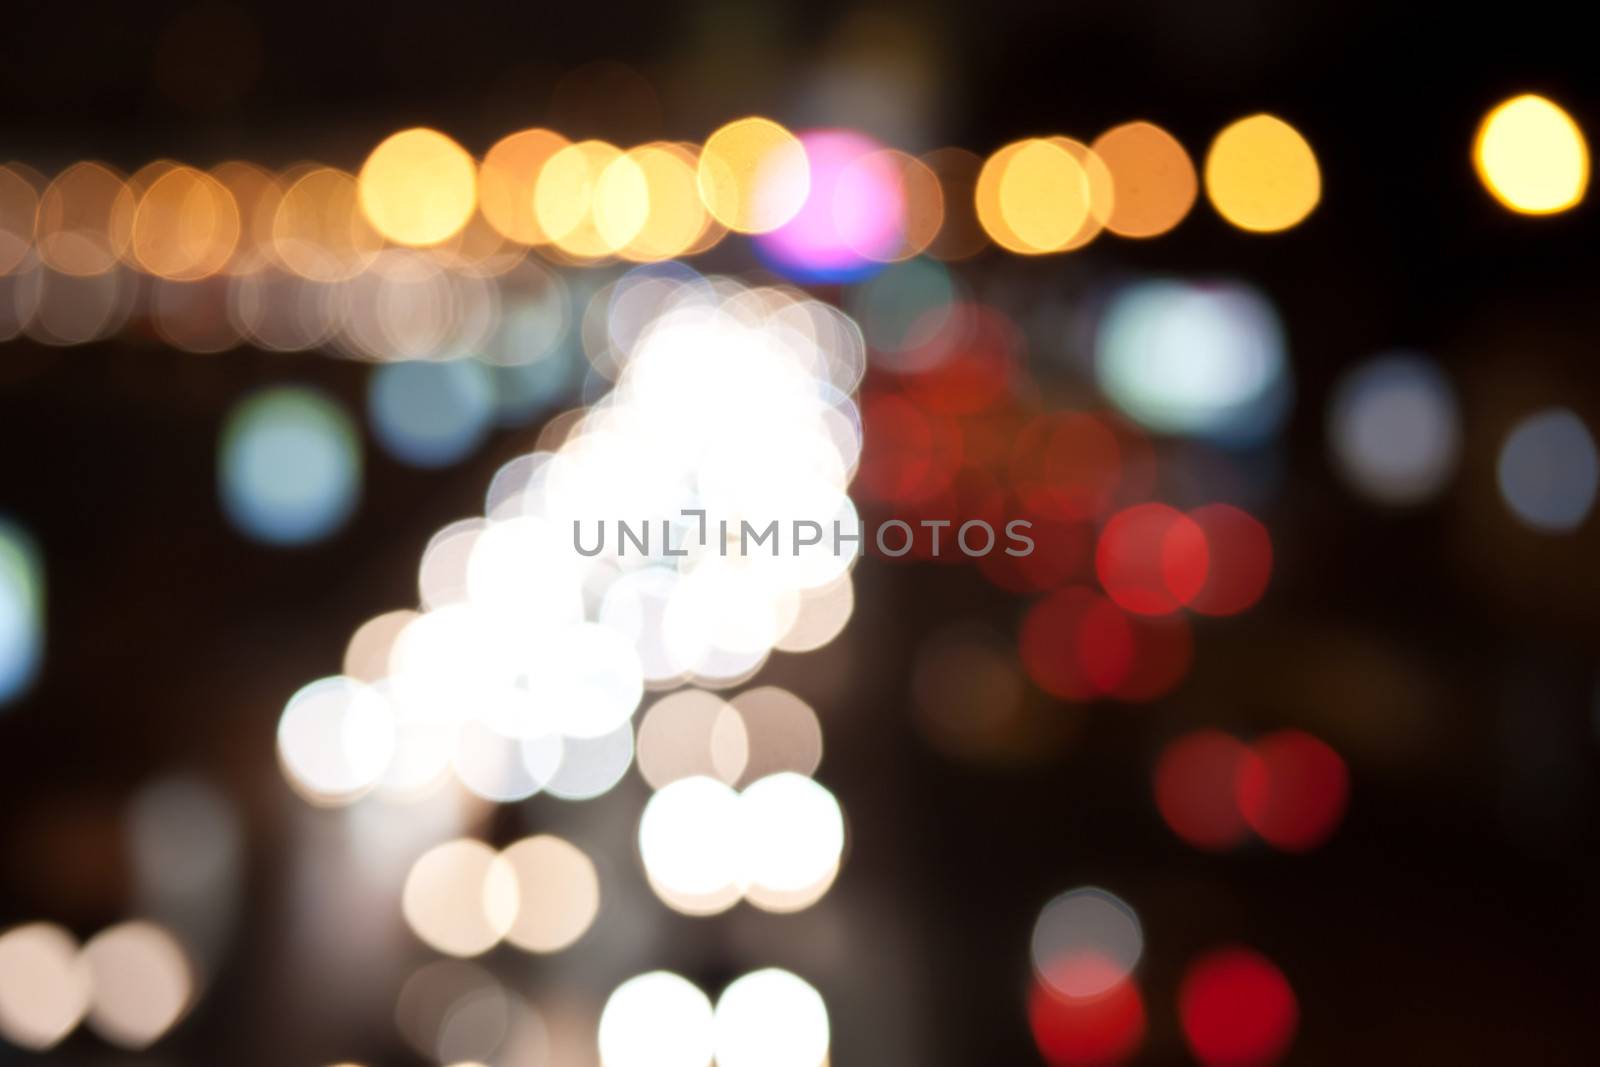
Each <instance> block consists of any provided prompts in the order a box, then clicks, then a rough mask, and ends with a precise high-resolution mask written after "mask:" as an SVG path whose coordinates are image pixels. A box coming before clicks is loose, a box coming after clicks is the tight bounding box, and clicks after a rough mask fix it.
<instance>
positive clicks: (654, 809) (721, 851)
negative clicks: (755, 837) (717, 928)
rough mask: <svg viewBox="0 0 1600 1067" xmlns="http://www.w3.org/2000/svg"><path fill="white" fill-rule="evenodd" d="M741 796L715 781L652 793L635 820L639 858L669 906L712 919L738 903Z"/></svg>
mask: <svg viewBox="0 0 1600 1067" xmlns="http://www.w3.org/2000/svg"><path fill="white" fill-rule="evenodd" d="M738 834H739V794H737V793H735V792H734V791H733V789H732V787H730V786H728V785H725V784H724V783H722V782H719V781H717V780H715V779H713V778H705V777H694V778H683V779H680V780H678V781H676V782H671V783H668V784H667V785H665V786H663V787H662V788H661V789H659V790H657V791H656V794H655V795H654V796H652V797H651V798H650V800H649V802H648V803H646V804H645V808H644V814H643V815H642V816H641V818H640V820H639V856H640V859H641V860H643V862H644V869H645V873H646V875H648V876H649V879H650V886H651V888H652V889H654V890H655V891H656V894H657V895H658V896H662V897H663V899H664V900H665V902H666V903H667V904H668V906H670V907H672V908H673V909H674V910H676V911H681V912H683V913H685V914H688V915H714V914H716V913H718V912H721V911H726V910H727V909H728V908H731V907H733V905H734V904H736V903H738V901H739V896H740V894H741V892H742V887H741V885H740V878H741V874H742V871H741V870H740V856H739V842H738Z"/></svg>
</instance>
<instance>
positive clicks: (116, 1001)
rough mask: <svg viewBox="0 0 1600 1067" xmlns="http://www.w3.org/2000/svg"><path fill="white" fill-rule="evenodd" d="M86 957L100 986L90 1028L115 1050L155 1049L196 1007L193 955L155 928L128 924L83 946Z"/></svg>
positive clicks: (92, 1002) (91, 1006)
mask: <svg viewBox="0 0 1600 1067" xmlns="http://www.w3.org/2000/svg"><path fill="white" fill-rule="evenodd" d="M83 957H84V959H85V960H86V961H87V963H88V966H89V972H90V974H91V976H92V977H93V981H94V992H93V994H92V995H91V997H90V1001H89V1025H90V1027H92V1028H93V1029H94V1031H95V1033H97V1034H99V1035H100V1036H101V1037H103V1038H105V1039H106V1040H107V1041H109V1042H111V1043H112V1044H114V1045H120V1046H122V1047H123V1048H130V1049H141V1048H146V1047H148V1046H150V1045H152V1044H154V1043H155V1042H156V1041H157V1040H159V1039H160V1038H161V1036H162V1035H163V1034H165V1033H166V1032H167V1031H168V1030H170V1029H171V1028H172V1026H173V1024H175V1023H176V1022H177V1021H178V1020H179V1019H180V1018H182V1017H183V1013H184V1012H185V1011H187V1010H188V1008H189V1005H190V1004H191V1003H192V1002H193V999H194V995H195V987H194V985H195V983H194V973H193V969H192V967H191V965H190V963H189V958H188V955H187V954H186V953H185V952H184V950H183V947H182V946H181V945H180V944H179V943H178V941H177V940H176V939H175V938H174V937H173V936H172V935H171V934H170V933H168V932H167V931H166V930H165V929H163V928H162V927H160V926H157V925H155V924H154V923H149V922H142V921H134V922H126V923H121V924H119V925H117V926H113V927H111V928H110V929H107V930H103V931H101V932H100V933H98V934H96V935H95V936H94V937H93V938H91V939H90V940H89V943H88V944H86V945H85V946H84V947H83Z"/></svg>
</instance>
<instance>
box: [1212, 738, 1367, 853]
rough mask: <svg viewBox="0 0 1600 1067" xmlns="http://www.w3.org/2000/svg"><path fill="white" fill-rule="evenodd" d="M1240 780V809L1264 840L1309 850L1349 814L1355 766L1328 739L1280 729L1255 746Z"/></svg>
mask: <svg viewBox="0 0 1600 1067" xmlns="http://www.w3.org/2000/svg"><path fill="white" fill-rule="evenodd" d="M1235 786H1236V796H1237V799H1238V804H1239V811H1240V812H1241V813H1242V814H1243V816H1244V819H1245V822H1247V823H1249V824H1250V828H1251V829H1252V830H1254V831H1255V832H1256V833H1257V834H1259V835H1260V836H1261V839H1262V840H1264V841H1266V842H1267V843H1268V844H1269V845H1272V846H1274V847H1275V848H1279V849H1282V850H1283V851H1285V852H1309V851H1310V850H1312V849H1314V848H1317V847H1319V846H1320V845H1322V844H1323V843H1324V842H1325V841H1327V840H1328V838H1329V837H1331V836H1332V835H1333V832H1334V831H1335V830H1337V829H1338V828H1339V823H1340V822H1341V821H1342V820H1343V819H1344V812H1345V807H1346V805H1347V804H1348V803H1349V797H1350V772H1349V771H1348V770H1347V769H1346V768H1345V763H1344V760H1343V759H1341V758H1340V756H1339V754H1338V753H1337V752H1335V751H1334V750H1333V748H1332V747H1331V746H1330V745H1328V744H1327V743H1326V742H1324V741H1321V740H1319V739H1318V738H1315V737H1312V736H1311V735H1310V734H1308V733H1305V732H1303V731H1300V730H1280V731H1278V732H1277V733H1274V734H1269V735H1267V736H1266V737H1263V738H1261V739H1260V740H1258V741H1257V742H1256V743H1255V744H1254V745H1252V746H1251V749H1250V754H1249V756H1248V757H1247V758H1246V759H1245V761H1244V762H1243V763H1242V764H1241V765H1240V767H1239V777H1238V780H1237V782H1236V783H1235Z"/></svg>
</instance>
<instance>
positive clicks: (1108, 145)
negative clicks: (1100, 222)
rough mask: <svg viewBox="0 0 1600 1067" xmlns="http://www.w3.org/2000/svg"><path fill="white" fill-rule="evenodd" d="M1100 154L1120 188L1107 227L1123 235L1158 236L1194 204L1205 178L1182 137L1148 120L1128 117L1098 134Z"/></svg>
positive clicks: (1093, 146)
mask: <svg viewBox="0 0 1600 1067" xmlns="http://www.w3.org/2000/svg"><path fill="white" fill-rule="evenodd" d="M1091 147H1092V148H1093V149H1094V153H1095V155H1097V156H1099V157H1100V159H1101V160H1102V161H1103V162H1104V163H1105V165H1106V167H1107V169H1108V170H1110V172H1111V180H1112V183H1113V186H1114V188H1115V191H1116V196H1115V199H1114V200H1113V202H1112V206H1111V214H1110V216H1109V217H1108V218H1107V219H1106V220H1105V224H1106V229H1108V230H1110V231H1111V232H1112V233H1114V234H1117V235H1118V236H1119V237H1157V236H1159V235H1161V234H1163V233H1166V232H1168V231H1169V230H1171V229H1173V228H1174V227H1176V226H1177V225H1178V223H1180V222H1182V221H1183V219H1184V217H1185V216H1187V215H1188V214H1189V210H1190V209H1191V208H1192V207H1194V202H1195V197H1196V196H1198V195H1199V191H1200V182H1199V179H1198V178H1197V176H1196V175H1195V170H1194V162H1193V161H1192V160H1191V159H1190V158H1189V153H1188V152H1186V151H1184V148H1183V145H1181V144H1179V143H1178V141H1177V139H1176V138H1175V137H1173V136H1172V135H1171V134H1169V133H1168V132H1167V131H1165V130H1163V129H1162V128H1161V127H1159V126H1156V125H1154V124H1152V123H1149V122H1129V123H1125V124H1124V125H1121V126H1116V127H1113V128H1112V129H1109V130H1107V131H1106V132H1105V133H1102V134H1101V135H1100V136H1099V137H1097V138H1095V141H1094V144H1093V145H1092V146H1091Z"/></svg>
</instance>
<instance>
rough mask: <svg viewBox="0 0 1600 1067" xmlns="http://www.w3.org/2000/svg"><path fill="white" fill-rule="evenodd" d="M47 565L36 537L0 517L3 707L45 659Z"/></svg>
mask: <svg viewBox="0 0 1600 1067" xmlns="http://www.w3.org/2000/svg"><path fill="white" fill-rule="evenodd" d="M44 618H45V593H44V566H43V564H42V563H41V561H40V559H39V552H38V549H36V548H35V547H34V544H33V540H32V539H31V538H30V537H28V536H27V535H26V534H25V533H23V531H22V530H21V529H20V528H18V527H17V526H16V525H14V524H13V523H11V522H9V521H7V520H6V519H3V518H0V708H4V707H5V705H6V704H7V703H9V702H10V701H12V700H15V699H16V698H17V697H19V696H21V695H22V693H24V692H25V691H26V690H27V689H28V687H29V686H30V685H31V684H32V683H33V680H34V678H35V677H37V676H38V673H39V666H40V664H41V663H42V662H43V659H44Z"/></svg>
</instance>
